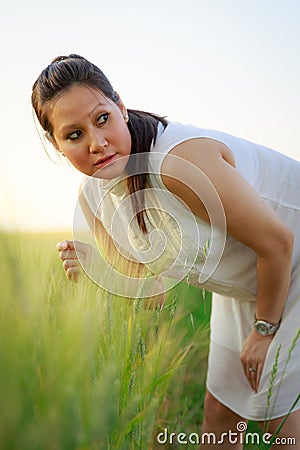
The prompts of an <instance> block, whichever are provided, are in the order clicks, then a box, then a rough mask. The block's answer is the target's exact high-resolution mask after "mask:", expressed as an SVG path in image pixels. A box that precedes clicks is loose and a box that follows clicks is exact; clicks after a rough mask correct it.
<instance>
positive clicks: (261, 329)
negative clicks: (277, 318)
mask: <svg viewBox="0 0 300 450" xmlns="http://www.w3.org/2000/svg"><path fill="white" fill-rule="evenodd" d="M255 329H256V331H257V332H258V333H259V334H261V335H262V336H266V335H267V334H269V332H270V329H269V326H268V325H267V324H266V323H264V322H257V323H256V324H255Z"/></svg>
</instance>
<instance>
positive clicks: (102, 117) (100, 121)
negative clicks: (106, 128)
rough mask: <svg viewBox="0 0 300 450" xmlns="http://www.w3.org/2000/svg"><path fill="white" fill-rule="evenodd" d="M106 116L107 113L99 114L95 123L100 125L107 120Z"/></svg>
mask: <svg viewBox="0 0 300 450" xmlns="http://www.w3.org/2000/svg"><path fill="white" fill-rule="evenodd" d="M108 116H109V113H104V114H101V116H99V117H98V119H97V123H98V124H100V125H102V124H103V123H105V122H106V121H107V119H108Z"/></svg>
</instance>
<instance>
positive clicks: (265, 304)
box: [162, 138, 294, 389]
mask: <svg viewBox="0 0 300 450" xmlns="http://www.w3.org/2000/svg"><path fill="white" fill-rule="evenodd" d="M170 155H171V156H167V157H166V158H165V160H164V162H163V165H162V179H163V182H164V184H165V185H166V187H167V188H168V189H169V190H170V191H171V192H173V193H174V194H176V195H177V196H178V197H180V198H181V199H182V200H183V201H184V202H185V203H186V204H187V205H188V206H189V207H190V209H191V210H192V211H193V212H194V213H195V214H196V215H197V216H199V217H200V218H201V219H202V220H205V221H207V222H208V221H209V218H208V214H207V211H206V209H205V207H204V203H203V201H201V198H202V199H203V198H205V196H207V195H209V192H208V191H209V189H207V182H205V177H207V178H208V179H209V180H210V181H211V183H212V184H213V186H214V188H215V190H216V191H217V193H218V195H219V197H220V199H221V202H222V205H223V208H224V212H225V216H226V221H227V232H228V235H230V236H232V237H233V238H234V239H236V240H238V241H240V242H242V243H243V244H245V245H247V246H248V247H250V248H251V249H253V250H254V251H255V253H256V255H257V280H258V292H257V306H256V316H257V318H258V319H261V320H265V321H267V322H270V323H274V324H276V323H278V322H279V320H280V318H281V315H282V311H283V308H284V305H285V302H286V298H287V293H288V289H289V284H290V276H291V261H292V252H293V242H294V240H293V238H294V237H293V233H292V232H291V230H290V229H289V228H288V227H287V226H286V225H285V224H284V223H283V222H282V221H281V220H280V219H279V218H278V217H277V216H276V214H275V213H274V212H273V210H272V209H271V208H270V207H269V206H268V205H266V204H265V203H264V202H263V200H262V199H261V197H260V196H259V195H258V194H257V193H256V191H255V190H254V189H253V188H252V187H251V186H250V185H249V183H248V182H247V181H246V180H245V179H244V178H243V177H242V176H241V175H240V174H239V173H238V171H237V170H236V169H235V164H234V158H233V155H232V153H231V151H230V150H229V149H228V148H227V147H226V146H225V145H223V144H221V143H219V142H217V141H215V140H212V139H206V138H201V139H193V140H189V141H187V142H184V143H182V144H180V145H178V146H176V147H175V148H174V149H173V150H172V151H171V152H170ZM172 155H174V156H177V157H178V158H172ZM184 161H188V162H189V163H191V164H185V163H184ZM201 172H202V173H203V174H204V175H205V176H201ZM197 174H198V176H196V175H197ZM199 174H200V175H199ZM178 179H180V180H183V179H185V180H186V183H183V182H182V181H178ZM195 192H196V193H195ZM203 196H204V197H203ZM252 334H253V336H252V337H251V343H250V347H251V346H252V344H253V341H254V340H258V339H260V338H261V339H262V340H265V342H266V340H267V339H266V338H262V337H260V336H258V334H257V333H256V332H253V333H252ZM255 334H256V335H257V336H255ZM264 345H265V346H266V347H267V345H266V343H265V344H264ZM250 354H252V353H251V352H250V350H249V348H248V355H243V364H244V368H245V371H246V366H247V367H248V366H249V365H251V364H252V365H253V364H259V361H258V360H261V359H262V357H258V356H257V352H256V353H255V355H256V356H255V355H252V356H251V358H250V359H249V355H250ZM254 367H255V366H254ZM260 373H261V372H260ZM247 376H248V378H249V374H247ZM258 378H259V377H258ZM251 384H252V386H254V385H255V386H256V389H257V386H258V382H255V383H251Z"/></svg>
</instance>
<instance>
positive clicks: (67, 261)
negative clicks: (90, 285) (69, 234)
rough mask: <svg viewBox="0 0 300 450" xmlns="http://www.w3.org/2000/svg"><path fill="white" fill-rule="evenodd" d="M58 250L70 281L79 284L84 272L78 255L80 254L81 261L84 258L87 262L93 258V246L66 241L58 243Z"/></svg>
mask: <svg viewBox="0 0 300 450" xmlns="http://www.w3.org/2000/svg"><path fill="white" fill-rule="evenodd" d="M75 245H76V250H75ZM56 248H57V250H58V251H59V257H60V259H61V260H62V261H63V268H64V271H65V274H66V276H67V277H68V279H69V280H70V281H74V282H75V283H77V282H78V279H79V277H80V275H81V274H82V272H83V269H82V266H81V264H80V262H79V260H78V256H77V255H78V253H79V254H80V259H81V258H84V259H85V260H86V259H87V258H89V257H90V256H91V246H90V245H89V244H85V243H84V242H79V241H75V242H74V241H68V240H64V241H62V242H58V243H57V245H56Z"/></svg>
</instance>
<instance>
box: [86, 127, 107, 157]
mask: <svg viewBox="0 0 300 450" xmlns="http://www.w3.org/2000/svg"><path fill="white" fill-rule="evenodd" d="M107 145H108V142H107V140H106V139H105V136H103V135H102V133H99V132H98V133H94V134H93V135H92V136H91V141H90V146H89V150H90V153H99V152H103V151H104V150H105V148H106V147H107Z"/></svg>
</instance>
